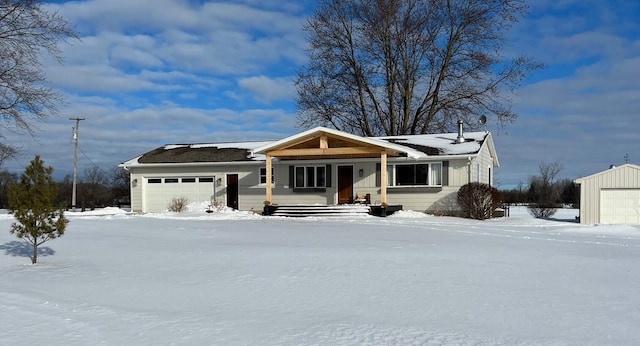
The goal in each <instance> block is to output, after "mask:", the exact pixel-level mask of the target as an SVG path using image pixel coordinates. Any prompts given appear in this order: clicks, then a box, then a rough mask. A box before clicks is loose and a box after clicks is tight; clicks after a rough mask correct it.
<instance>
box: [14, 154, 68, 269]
mask: <svg viewBox="0 0 640 346" xmlns="http://www.w3.org/2000/svg"><path fill="white" fill-rule="evenodd" d="M52 172H53V168H51V167H45V166H44V162H43V161H42V160H41V159H40V156H38V155H36V157H35V158H34V159H33V161H31V163H30V164H29V166H28V167H27V168H26V169H25V171H24V173H23V174H22V175H21V176H20V181H19V182H17V183H15V184H12V185H11V186H10V188H9V210H10V211H11V213H12V214H13V216H14V217H15V219H16V221H17V222H14V223H13V224H12V225H11V230H10V233H11V234H13V235H15V236H17V237H18V238H20V239H23V240H24V241H25V242H27V243H28V244H30V245H31V246H32V247H33V255H32V256H31V263H33V264H35V263H36V262H37V261H38V246H40V245H41V244H43V243H44V242H46V241H48V240H51V239H55V238H58V237H60V236H62V235H63V234H64V230H65V227H66V225H67V223H68V222H69V220H67V219H66V218H65V217H64V210H63V209H62V208H59V207H58V206H57V203H56V202H55V201H56V195H57V189H58V187H57V185H56V183H55V182H54V181H53V178H52V176H51V173H52Z"/></svg>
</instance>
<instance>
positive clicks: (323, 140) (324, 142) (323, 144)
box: [320, 135, 329, 149]
mask: <svg viewBox="0 0 640 346" xmlns="http://www.w3.org/2000/svg"><path fill="white" fill-rule="evenodd" d="M327 148H329V138H328V137H327V135H322V136H320V149H327Z"/></svg>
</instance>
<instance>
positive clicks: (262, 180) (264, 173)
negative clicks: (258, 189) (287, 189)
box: [260, 167, 275, 185]
mask: <svg viewBox="0 0 640 346" xmlns="http://www.w3.org/2000/svg"><path fill="white" fill-rule="evenodd" d="M274 182H275V178H274V174H273V168H271V184H273V183H274ZM266 183H267V168H266V167H261V168H260V185H265V184H266Z"/></svg>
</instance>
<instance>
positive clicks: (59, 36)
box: [0, 0, 77, 138]
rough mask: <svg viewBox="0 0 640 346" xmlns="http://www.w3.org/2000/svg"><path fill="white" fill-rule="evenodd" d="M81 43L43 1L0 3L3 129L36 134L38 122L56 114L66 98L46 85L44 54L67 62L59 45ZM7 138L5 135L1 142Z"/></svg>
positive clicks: (0, 87) (0, 99)
mask: <svg viewBox="0 0 640 346" xmlns="http://www.w3.org/2000/svg"><path fill="white" fill-rule="evenodd" d="M69 38H73V39H77V36H76V34H75V33H74V32H73V30H72V29H71V28H70V26H69V24H68V23H67V21H66V20H65V19H64V18H62V17H61V16H60V15H59V14H58V13H57V12H48V11H47V10H46V9H45V8H44V7H43V5H42V4H41V1H38V0H0V116H1V117H2V119H3V120H4V122H2V124H1V125H0V126H1V127H2V128H4V129H5V130H8V131H18V132H21V131H26V132H28V133H30V134H33V130H34V129H35V125H34V122H35V121H40V120H43V119H45V118H47V117H48V116H51V115H54V114H56V113H57V105H58V104H59V103H60V102H62V100H63V98H62V95H61V94H60V93H59V92H58V91H56V90H54V89H52V88H51V87H50V86H49V85H47V80H46V78H45V74H44V72H43V71H42V69H43V65H42V63H41V61H40V58H41V57H42V54H43V53H46V54H48V55H49V56H51V57H53V58H54V59H55V60H56V61H58V62H60V63H61V62H62V53H61V51H60V48H59V47H58V43H59V42H61V41H65V40H66V39H69ZM1 137H3V135H0V138H1Z"/></svg>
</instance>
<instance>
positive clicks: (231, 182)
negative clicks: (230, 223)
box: [227, 174, 238, 209]
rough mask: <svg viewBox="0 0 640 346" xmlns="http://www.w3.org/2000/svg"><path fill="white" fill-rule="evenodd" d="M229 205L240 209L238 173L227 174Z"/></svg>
mask: <svg viewBox="0 0 640 346" xmlns="http://www.w3.org/2000/svg"><path fill="white" fill-rule="evenodd" d="M227 207H229V208H233V209H238V175H237V174H227Z"/></svg>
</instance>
